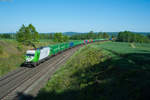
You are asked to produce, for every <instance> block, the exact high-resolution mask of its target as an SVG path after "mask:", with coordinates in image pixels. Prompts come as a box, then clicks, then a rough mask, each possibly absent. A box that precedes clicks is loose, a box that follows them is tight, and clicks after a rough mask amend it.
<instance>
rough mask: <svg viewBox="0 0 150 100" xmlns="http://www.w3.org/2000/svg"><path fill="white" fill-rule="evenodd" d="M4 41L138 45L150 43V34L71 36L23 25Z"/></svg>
mask: <svg viewBox="0 0 150 100" xmlns="http://www.w3.org/2000/svg"><path fill="white" fill-rule="evenodd" d="M0 38H2V39H16V40H17V41H18V42H20V43H22V44H27V43H33V42H39V40H41V39H51V40H53V41H55V42H67V41H69V40H86V39H99V38H104V39H109V38H115V39H116V41H119V42H138V43H150V34H148V35H143V34H136V33H134V32H130V31H123V32H119V33H118V34H117V35H114V34H113V35H109V34H108V33H106V32H93V31H90V32H88V33H77V34H74V35H71V36H67V35H64V34H63V33H61V32H58V33H40V34H39V33H38V32H37V30H36V28H35V27H34V26H33V25H32V24H29V25H28V26H25V25H22V26H21V28H20V29H19V30H18V31H17V32H16V34H15V33H7V34H0Z"/></svg>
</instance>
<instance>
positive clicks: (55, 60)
mask: <svg viewBox="0 0 150 100" xmlns="http://www.w3.org/2000/svg"><path fill="white" fill-rule="evenodd" d="M79 47H80V46H78V47H75V48H72V49H70V50H67V51H65V52H63V53H61V54H59V55H57V56H54V57H52V58H51V59H49V60H47V61H45V62H44V63H42V64H40V65H39V66H37V67H35V68H25V67H22V68H19V69H17V70H16V71H14V72H11V73H9V74H8V75H6V76H3V77H1V78H0V100H13V99H15V100H18V99H20V97H22V96H20V95H19V96H18V93H25V94H30V95H36V94H37V93H38V91H39V89H40V88H41V87H42V86H44V84H45V83H46V82H47V80H48V79H49V77H50V75H52V74H53V73H54V72H55V71H56V69H57V68H58V67H60V66H61V65H63V64H64V63H65V62H66V60H67V59H68V58H69V57H70V56H71V55H72V54H73V53H74V52H75V51H76V50H78V49H79ZM39 83H40V84H39Z"/></svg>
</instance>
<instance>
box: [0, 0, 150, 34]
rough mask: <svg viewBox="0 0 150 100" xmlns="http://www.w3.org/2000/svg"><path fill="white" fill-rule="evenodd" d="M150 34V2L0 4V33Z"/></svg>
mask: <svg viewBox="0 0 150 100" xmlns="http://www.w3.org/2000/svg"><path fill="white" fill-rule="evenodd" d="M22 24H25V25H28V24H33V25H34V26H35V27H36V29H37V31H38V32H89V31H95V32H118V31H124V30H128V31H134V32H150V0H0V32H1V33H2V32H5V33H7V32H16V31H18V30H19V28H20V27H21V26H22Z"/></svg>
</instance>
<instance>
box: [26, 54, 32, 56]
mask: <svg viewBox="0 0 150 100" xmlns="http://www.w3.org/2000/svg"><path fill="white" fill-rule="evenodd" d="M26 56H34V54H26Z"/></svg>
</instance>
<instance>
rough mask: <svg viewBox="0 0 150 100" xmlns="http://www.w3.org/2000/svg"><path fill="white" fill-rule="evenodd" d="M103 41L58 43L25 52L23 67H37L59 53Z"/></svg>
mask: <svg viewBox="0 0 150 100" xmlns="http://www.w3.org/2000/svg"><path fill="white" fill-rule="evenodd" d="M104 40H105V39H94V40H80V41H74V42H68V43H60V44H55V45H49V46H46V47H40V48H37V49H32V50H27V51H26V55H25V62H24V65H30V66H32V67H35V66H37V65H39V64H40V63H41V62H44V61H45V60H47V59H49V58H51V57H52V56H55V55H57V54H58V53H60V52H63V51H65V50H67V49H70V48H73V47H76V46H79V45H86V44H89V43H93V42H97V41H104Z"/></svg>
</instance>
